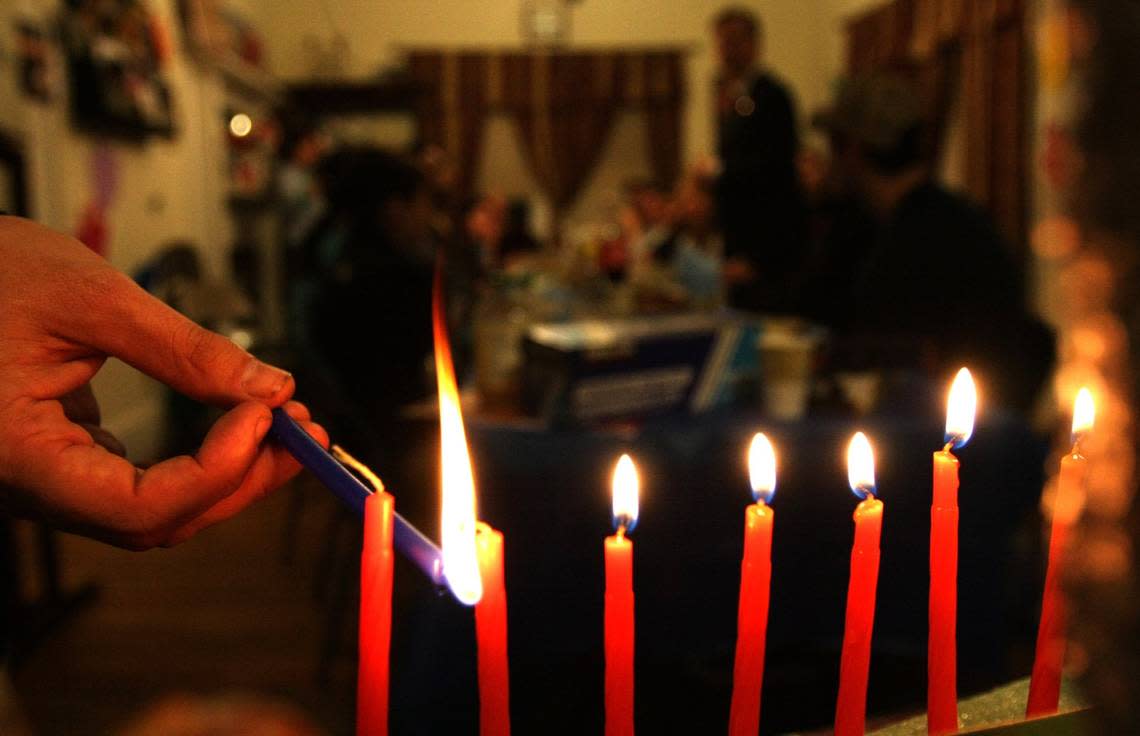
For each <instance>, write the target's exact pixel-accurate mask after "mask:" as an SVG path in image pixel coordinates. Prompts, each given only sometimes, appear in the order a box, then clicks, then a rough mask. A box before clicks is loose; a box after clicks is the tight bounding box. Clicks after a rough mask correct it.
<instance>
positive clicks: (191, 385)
mask: <svg viewBox="0 0 1140 736" xmlns="http://www.w3.org/2000/svg"><path fill="white" fill-rule="evenodd" d="M108 270H109V271H110V272H111V274H113V276H108V278H107V279H106V281H107V282H109V283H104V284H103V285H102V287H103V289H105V291H106V292H110V293H109V294H107V296H106V297H105V298H104V299H103V300H102V301H101V303H102V304H105V305H107V307H106V308H102V307H100V308H97V309H95V310H92V311H93V312H94V314H89V315H88V319H87V320H85V322H86V323H87V325H86V327H87V329H86V334H85V335H84V336H83V338H84V341H85V342H87V343H88V344H89V345H91V346H92V347H95V348H97V349H99V350H101V351H103V352H105V353H107V354H108V355H113V356H115V357H117V358H119V359H121V360H123V361H124V362H126V363H129V364H131V365H133V366H134V367H135V368H138V369H139V370H140V371H142V372H144V373H146V374H148V375H150V376H151V377H153V378H156V379H158V380H159V381H162V382H163V383H165V384H167V385H168V386H170V387H171V388H173V389H175V390H177V391H179V392H181V393H184V394H186V395H187V396H190V397H192V398H195V399H198V400H200V401H205V402H208V403H211V404H217V405H220V406H232V405H234V404H238V403H240V402H242V401H249V400H253V401H259V402H261V403H264V404H267V405H269V406H279V405H280V404H283V403H285V401H287V400H288V399H289V398H290V397H291V396H292V395H293V388H294V385H293V377H292V376H291V375H290V374H289V373H287V372H286V371H283V370H281V369H280V368H275V367H273V366H271V365H268V364H266V363H262V362H261V361H259V360H257V359H256V358H254V357H253V356H252V355H250V354H249V353H247V352H246V351H244V350H242V349H241V348H239V347H238V346H237V345H235V344H234V343H233V342H231V341H230V340H228V339H226V338H224V337H222V336H221V335H219V334H217V333H215V332H211V331H209V330H207V329H205V328H203V327H200V326H199V325H197V324H195V323H194V322H192V321H190V320H189V319H187V318H186V317H184V316H183V315H181V314H179V313H178V312H176V311H175V310H173V309H171V308H170V307H169V306H167V305H166V304H163V303H162V302H161V301H159V300H158V299H155V298H154V297H153V296H151V295H150V294H148V293H147V292H145V291H144V290H143V289H142V288H141V287H139V286H138V285H137V284H135V283H134V282H133V281H131V280H130V279H128V278H127V277H126V276H123V275H122V274H120V273H118V272H115V271H112V270H110V269H108Z"/></svg>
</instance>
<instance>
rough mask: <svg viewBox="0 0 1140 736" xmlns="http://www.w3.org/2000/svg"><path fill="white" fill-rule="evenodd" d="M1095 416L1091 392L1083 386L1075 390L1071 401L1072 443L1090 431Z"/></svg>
mask: <svg viewBox="0 0 1140 736" xmlns="http://www.w3.org/2000/svg"><path fill="white" fill-rule="evenodd" d="M1095 417H1096V404H1095V403H1094V402H1093V397H1092V392H1091V391H1089V390H1088V389H1087V388H1085V387H1084V386H1082V387H1081V390H1080V391H1078V392H1077V398H1076V400H1075V401H1073V444H1074V445H1075V444H1077V443H1078V442H1080V441H1081V440H1082V439H1084V437H1085V435H1087V434H1088V433H1089V432H1090V431H1092V427H1093V420H1094V419H1095Z"/></svg>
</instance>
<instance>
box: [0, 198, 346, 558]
mask: <svg viewBox="0 0 1140 736" xmlns="http://www.w3.org/2000/svg"><path fill="white" fill-rule="evenodd" d="M0 263H3V264H4V265H3V268H0V509H3V510H6V511H7V512H9V513H12V514H15V515H20V516H26V517H30V518H39V519H43V520H44V521H46V522H48V523H50V524H52V525H53V526H57V527H59V528H62V529H66V530H68V531H73V532H77V533H79V534H84V535H86V536H90V537H94V538H96V539H101V540H103V541H106V542H110V543H111V544H115V545H117V546H121V547H126V548H129V549H147V548H150V547H155V546H160V545H161V546H169V545H172V544H176V543H178V542H180V541H183V540H185V539H187V538H189V537H190V536H192V535H193V534H194V533H196V532H197V531H199V530H201V529H203V528H205V527H207V526H209V525H211V524H214V523H217V522H218V521H221V520H223V519H226V518H229V517H230V516H232V515H234V514H236V513H237V512H238V511H240V510H241V509H243V508H245V507H246V506H247V505H249V504H250V503H252V502H253V501H255V500H257V499H258V498H260V497H262V496H263V495H265V494H266V493H268V492H269V491H270V490H272V489H274V488H277V487H278V486H280V485H281V484H283V483H284V482H285V481H287V480H288V479H289V478H291V477H292V476H293V475H294V474H295V473H296V472H297V471H298V469H299V466H298V465H297V463H296V462H295V461H294V460H293V459H292V457H290V456H289V454H288V453H287V452H286V451H285V450H284V449H283V448H280V447H276V446H272V445H267V444H263V440H264V439H265V436H266V433H267V432H268V431H269V426H270V422H271V418H272V417H271V413H270V408H271V407H276V406H284V407H285V409H286V411H288V412H289V414H290V415H291V416H292V417H293V418H294V419H297V420H298V421H300V422H301V423H302V426H304V427H305V429H306V431H308V432H309V433H310V434H311V435H313V436H314V437H316V438H317V439H318V440H319V441H321V442H322V443H325V444H327V442H328V438H327V435H326V434H325V432H324V430H323V429H321V427H319V426H318V425H316V424H313V423H312V422H311V421H310V417H309V413H308V411H307V410H306V409H305V407H303V406H302V405H300V404H298V403H296V402H291V401H289V398H290V397H291V396H292V394H293V388H294V385H293V379H292V377H291V376H290V375H289V374H288V373H286V372H284V371H282V370H280V369H277V368H274V367H271V366H268V365H266V364H264V363H261V362H260V361H258V360H256V359H255V358H253V357H252V356H250V355H249V354H248V353H246V352H245V351H243V350H241V349H240V348H238V347H237V346H236V345H234V344H233V343H232V342H230V341H229V340H227V339H225V338H224V337H222V336H220V335H217V334H214V333H212V332H209V331H207V330H204V329H203V328H201V327H199V326H198V325H196V324H194V323H193V322H191V321H190V320H188V319H186V318H185V317H183V316H182V315H180V314H178V313H177V312H175V311H174V310H173V309H171V308H169V307H167V306H166V305H165V304H163V303H162V302H160V301H158V300H157V299H154V298H153V297H151V296H150V295H149V294H147V293H146V292H145V291H143V290H142V289H141V288H140V287H139V286H138V285H136V284H135V283H134V282H133V281H131V280H130V279H128V278H127V277H126V276H124V275H123V274H121V273H119V272H118V271H116V270H115V269H114V268H112V267H111V266H110V265H109V264H108V263H107V262H106V261H104V260H103V259H101V258H99V257H98V256H96V255H95V254H94V253H91V252H90V251H89V250H87V249H86V248H85V247H83V245H81V244H80V243H78V242H76V241H75V240H73V239H71V238H68V237H66V236H64V235H60V234H59V233H56V232H53V231H51V230H48V229H47V228H44V227H41V226H39V225H36V224H34V223H31V222H28V221H26V220H20V219H18V218H13V217H0ZM112 356H113V357H117V358H120V359H121V360H123V361H124V362H126V363H129V364H130V365H133V366H134V367H135V368H137V369H139V370H141V371H143V372H144V373H147V374H149V375H150V376H153V377H154V378H156V379H158V380H160V381H162V382H163V383H165V384H167V385H169V386H171V387H172V388H174V389H175V390H178V391H180V392H182V393H184V394H186V395H187V396H190V397H192V398H195V399H198V400H200V401H204V402H208V403H211V404H214V405H217V406H223V407H227V408H229V409H230V410H229V411H228V412H227V413H226V414H225V415H224V416H223V417H222V418H221V419H219V420H218V422H217V423H216V424H215V425H214V426H213V428H212V429H211V430H210V432H209V434H208V435H207V436H206V439H205V440H204V441H203V443H202V446H201V448H200V449H199V450H198V452H197V454H196V455H194V456H193V457H191V456H188V455H183V456H179V457H175V458H171V459H169V460H165V461H163V462H160V463H158V464H156V465H154V466H152V467H150V468H148V469H146V470H142V469H139V468H136V467H135V466H134V465H132V464H131V463H129V462H128V461H127V460H126V459H124V458H123V457H122V455H123V450H122V446H121V445H120V444H119V443H118V441H117V440H116V439H115V438H114V437H112V436H111V435H110V434H109V433H108V432H106V431H105V430H103V429H102V428H101V427H100V426H99V411H98V405H97V404H96V403H95V400H94V396H93V395H92V394H91V390H90V386H89V384H88V382H89V381H90V380H91V378H92V376H94V375H95V373H96V372H98V370H99V368H100V367H102V365H103V363H104V362H105V361H106V359H107V358H108V357H112Z"/></svg>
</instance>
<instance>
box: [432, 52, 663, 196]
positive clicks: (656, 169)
mask: <svg viewBox="0 0 1140 736" xmlns="http://www.w3.org/2000/svg"><path fill="white" fill-rule="evenodd" d="M683 53H684V52H683V51H682V50H680V49H647V50H637V51H632V50H615V51H589V52H586V51H583V52H521V51H520V52H500V51H464V52H452V51H436V50H416V51H412V52H411V53H410V54H409V66H410V68H411V71H412V75H413V78H414V79H415V80H416V81H417V83H418V84H419V85H420V86H421V87H422V88H423V89H426V90H429V94H425V95H422V97H421V100H420V102H419V105H418V107H417V110H416V118H417V125H418V130H419V137H420V140H421V141H422V142H424V143H435V144H439V145H441V146H443V147H444V149H445V150H447V151H449V152H450V153H451V154H452V156H453V157H454V158H455V159H456V161H457V162H458V163H459V166H460V168H461V170H462V172H463V184H464V185H465V187H466V189H467V190H468V191H470V188H471V185H472V183H473V180H474V177H475V174H476V172H477V171H478V169H479V164H480V160H481V154H482V152H481V151H480V147H481V141H482V137H483V128H484V124H485V121H486V118H487V116H488V115H489V114H491V113H493V112H504V113H506V114H508V115H509V116H510V117H511V119H512V120H513V121H514V123H515V126H516V129H517V133H518V136H519V141H520V144H521V148H522V150H523V151H524V153H525V157H526V160H527V163H528V165H529V166H530V168H531V170H532V171H533V173H534V176H535V179H536V180H537V181H538V182H539V185H540V186H541V187H542V188H543V190H544V191H545V192H546V194H547V195H548V196H549V197H550V199H551V202H552V204H553V205H554V207H555V210H556V214H557V211H559V210H564V209H565V208H567V207H569V206H570V205H571V204H572V203H573V201H574V199H575V198H576V197H577V196H578V194H579V193H580V192H581V189H582V186H583V185H584V184H585V182H586V181H587V179H588V178H589V176H590V174H591V173H592V172H593V170H594V168H595V166H596V165H597V163H598V159H599V157H600V155H601V153H602V151H603V150H604V147H605V143H606V139H607V137H608V136H609V133H610V130H611V128H612V126H613V121H614V119H615V117H616V116H617V113H618V112H619V111H620V110H622V109H636V110H640V111H642V112H643V113H644V114H645V119H646V135H647V138H648V141H647V142H648V144H649V145H648V148H649V151H650V165H651V167H652V169H653V173H654V176H655V177H656V178H657V179H658V180H659V181H660V182H661V183H663V184H665V185H669V184H672V183H673V181H674V180H675V179H676V177H677V174H678V171H679V170H680V156H681V154H680V138H681V111H682V107H683V103H684V98H685V88H684V58H683Z"/></svg>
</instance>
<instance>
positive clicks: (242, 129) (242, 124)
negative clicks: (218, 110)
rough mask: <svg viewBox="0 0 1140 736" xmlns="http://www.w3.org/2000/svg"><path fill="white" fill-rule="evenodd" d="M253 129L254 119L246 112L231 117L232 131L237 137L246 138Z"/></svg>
mask: <svg viewBox="0 0 1140 736" xmlns="http://www.w3.org/2000/svg"><path fill="white" fill-rule="evenodd" d="M252 131H253V120H252V119H251V118H250V117H249V115H246V114H245V113H244V112H239V113H238V114H237V115H234V116H233V117H232V118H230V132H231V133H233V135H234V137H235V138H245V137H246V136H247V135H249V134H250V132H252Z"/></svg>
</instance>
